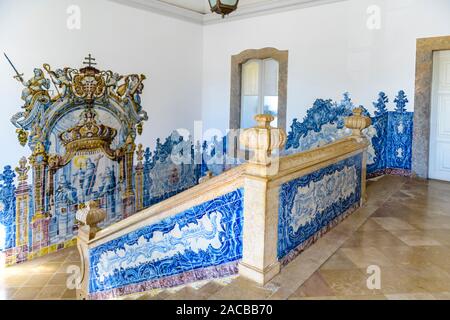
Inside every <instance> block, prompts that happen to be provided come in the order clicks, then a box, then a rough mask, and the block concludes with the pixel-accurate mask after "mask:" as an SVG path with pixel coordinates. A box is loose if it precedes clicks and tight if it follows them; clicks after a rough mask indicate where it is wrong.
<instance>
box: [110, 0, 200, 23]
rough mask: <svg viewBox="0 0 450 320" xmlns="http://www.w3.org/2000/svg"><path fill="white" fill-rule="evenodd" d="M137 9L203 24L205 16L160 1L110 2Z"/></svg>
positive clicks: (129, 0) (113, 0)
mask: <svg viewBox="0 0 450 320" xmlns="http://www.w3.org/2000/svg"><path fill="white" fill-rule="evenodd" d="M109 1H112V2H116V3H120V4H123V5H126V6H130V7H133V8H137V9H142V10H147V11H151V12H156V13H159V14H163V15H166V16H169V17H173V18H178V19H181V20H185V21H189V22H193V23H198V24H203V18H204V14H202V13H199V12H195V11H192V10H189V9H184V8H180V7H177V6H175V5H173V4H169V3H166V2H161V1H158V0H109Z"/></svg>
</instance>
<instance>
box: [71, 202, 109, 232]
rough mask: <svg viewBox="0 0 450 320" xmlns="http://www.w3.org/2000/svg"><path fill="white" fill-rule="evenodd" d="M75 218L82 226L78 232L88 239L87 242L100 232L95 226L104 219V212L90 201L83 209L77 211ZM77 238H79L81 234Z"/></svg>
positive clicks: (95, 203)
mask: <svg viewBox="0 0 450 320" xmlns="http://www.w3.org/2000/svg"><path fill="white" fill-rule="evenodd" d="M76 218H77V220H78V221H80V222H82V223H83V224H84V226H83V227H81V229H80V231H82V233H84V235H85V236H86V237H88V240H91V239H93V238H94V237H95V235H96V234H97V232H98V231H100V228H99V227H97V224H99V223H100V222H102V221H103V220H105V219H106V211H105V210H103V209H100V208H99V207H98V203H97V202H96V201H90V202H88V204H87V205H86V206H85V207H83V208H81V209H79V210H78V211H77V214H76ZM79 236H81V233H80V234H79Z"/></svg>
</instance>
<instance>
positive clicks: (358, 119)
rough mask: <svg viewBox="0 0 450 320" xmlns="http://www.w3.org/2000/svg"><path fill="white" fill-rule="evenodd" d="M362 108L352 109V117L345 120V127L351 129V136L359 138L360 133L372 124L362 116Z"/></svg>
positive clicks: (367, 118)
mask: <svg viewBox="0 0 450 320" xmlns="http://www.w3.org/2000/svg"><path fill="white" fill-rule="evenodd" d="M362 113H363V109H362V108H355V109H353V115H352V116H350V117H348V118H345V126H346V127H347V128H349V129H352V135H353V136H357V137H360V136H361V135H362V131H363V130H364V129H365V128H367V127H369V126H370V125H371V124H372V120H371V119H370V118H369V117H366V116H363V115H362Z"/></svg>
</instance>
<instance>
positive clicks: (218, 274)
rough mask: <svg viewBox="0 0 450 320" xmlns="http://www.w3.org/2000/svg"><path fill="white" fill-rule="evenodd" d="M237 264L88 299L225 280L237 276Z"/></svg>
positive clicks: (193, 272)
mask: <svg viewBox="0 0 450 320" xmlns="http://www.w3.org/2000/svg"><path fill="white" fill-rule="evenodd" d="M238 264H239V261H233V262H230V263H226V264H222V265H219V266H212V267H207V268H201V269H196V270H190V271H187V272H184V273H182V274H177V275H173V276H170V277H166V278H162V279H157V280H151V281H145V282H141V283H138V284H131V285H127V286H123V287H120V288H116V289H112V290H109V291H103V292H97V293H93V294H90V295H89V299H92V300H104V299H113V298H117V297H120V296H126V295H130V294H134V293H139V292H145V291H150V290H155V289H163V288H173V287H177V286H181V285H185V284H189V283H192V282H196V281H204V280H212V279H218V278H225V277H229V276H232V275H235V274H238Z"/></svg>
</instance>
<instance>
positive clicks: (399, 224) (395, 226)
mask: <svg viewBox="0 0 450 320" xmlns="http://www.w3.org/2000/svg"><path fill="white" fill-rule="evenodd" d="M372 219H373V220H374V221H375V222H376V223H378V224H379V225H381V226H382V227H383V228H384V229H386V230H415V229H416V228H414V227H413V226H412V225H410V224H409V223H407V222H405V221H403V220H401V219H399V218H393V217H375V218H372Z"/></svg>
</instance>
